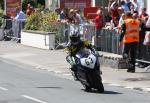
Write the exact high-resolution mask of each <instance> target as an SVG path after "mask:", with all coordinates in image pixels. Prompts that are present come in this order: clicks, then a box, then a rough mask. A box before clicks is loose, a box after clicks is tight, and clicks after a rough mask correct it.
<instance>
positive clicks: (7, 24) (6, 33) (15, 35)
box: [0, 19, 24, 42]
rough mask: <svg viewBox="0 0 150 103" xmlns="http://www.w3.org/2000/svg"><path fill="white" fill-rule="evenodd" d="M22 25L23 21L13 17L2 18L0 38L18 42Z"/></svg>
mask: <svg viewBox="0 0 150 103" xmlns="http://www.w3.org/2000/svg"><path fill="white" fill-rule="evenodd" d="M23 27H24V22H21V21H16V20H13V19H4V22H3V27H2V29H3V30H2V33H1V34H0V35H1V37H3V38H1V40H2V39H3V40H7V39H9V40H13V41H16V42H18V41H19V40H20V33H21V29H22V28H23Z"/></svg>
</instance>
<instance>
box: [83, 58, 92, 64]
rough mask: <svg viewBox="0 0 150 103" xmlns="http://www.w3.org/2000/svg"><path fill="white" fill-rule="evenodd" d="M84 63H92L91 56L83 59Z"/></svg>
mask: <svg viewBox="0 0 150 103" xmlns="http://www.w3.org/2000/svg"><path fill="white" fill-rule="evenodd" d="M85 63H86V65H90V64H92V63H93V60H92V58H91V57H89V58H87V59H85Z"/></svg>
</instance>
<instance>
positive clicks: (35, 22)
mask: <svg viewBox="0 0 150 103" xmlns="http://www.w3.org/2000/svg"><path fill="white" fill-rule="evenodd" d="M41 19H42V14H41V13H39V12H37V13H33V14H31V15H30V16H29V17H28V18H27V21H26V25H25V29H26V30H41V26H42V24H41Z"/></svg>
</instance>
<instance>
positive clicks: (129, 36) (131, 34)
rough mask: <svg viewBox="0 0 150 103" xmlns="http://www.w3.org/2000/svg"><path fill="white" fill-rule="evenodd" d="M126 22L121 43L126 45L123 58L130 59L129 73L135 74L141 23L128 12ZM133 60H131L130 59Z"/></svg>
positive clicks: (123, 25) (123, 26)
mask: <svg viewBox="0 0 150 103" xmlns="http://www.w3.org/2000/svg"><path fill="white" fill-rule="evenodd" d="M125 16H126V20H124V24H122V33H121V35H120V42H122V41H123V43H124V50H123V58H124V59H128V63H129V65H130V66H129V67H128V70H127V72H131V73H134V72H135V57H136V50H137V46H138V42H139V27H140V22H139V21H138V20H137V19H134V18H133V17H132V14H131V12H126V14H125ZM129 58H131V59H129Z"/></svg>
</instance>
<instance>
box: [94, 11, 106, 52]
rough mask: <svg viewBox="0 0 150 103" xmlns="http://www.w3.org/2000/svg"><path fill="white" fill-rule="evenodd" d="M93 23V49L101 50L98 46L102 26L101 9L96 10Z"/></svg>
mask: <svg viewBox="0 0 150 103" xmlns="http://www.w3.org/2000/svg"><path fill="white" fill-rule="evenodd" d="M94 22H95V28H96V36H95V48H96V49H101V47H100V46H99V45H98V39H99V37H100V32H101V29H102V27H103V25H104V20H103V17H102V10H101V9H99V10H97V16H96V17H95V19H94Z"/></svg>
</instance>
